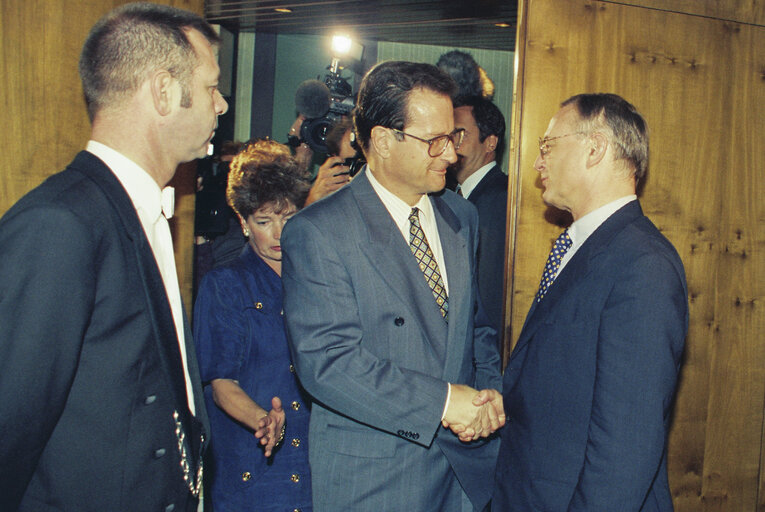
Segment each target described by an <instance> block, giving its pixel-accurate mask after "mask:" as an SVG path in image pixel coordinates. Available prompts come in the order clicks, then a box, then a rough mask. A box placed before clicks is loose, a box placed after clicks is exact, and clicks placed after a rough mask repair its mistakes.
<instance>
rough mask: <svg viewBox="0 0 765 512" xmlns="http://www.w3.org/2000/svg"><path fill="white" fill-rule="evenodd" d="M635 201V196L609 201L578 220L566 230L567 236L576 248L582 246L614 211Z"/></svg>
mask: <svg viewBox="0 0 765 512" xmlns="http://www.w3.org/2000/svg"><path fill="white" fill-rule="evenodd" d="M636 199H637V196H636V195H635V194H632V195H629V196H624V197H620V198H619V199H617V200H616V201H611V202H610V203H608V204H605V205H603V206H601V207H600V208H598V209H596V210H593V211H591V212H590V213H588V214H587V215H585V216H584V217H582V218H580V219H578V220H577V221H576V222H574V223H573V224H571V227H570V228H568V235H569V236H570V237H571V241H572V242H573V244H574V245H576V246H580V245H582V244H583V243H584V241H585V240H587V238H589V236H590V235H591V234H593V233H594V232H595V230H596V229H598V228H599V227H600V225H601V224H603V223H604V222H605V221H606V220H607V219H608V218H609V217H610V216H611V215H613V214H614V212H616V210H618V209H619V208H621V207H622V206H624V205H626V204H627V203H629V202H631V201H635V200H636Z"/></svg>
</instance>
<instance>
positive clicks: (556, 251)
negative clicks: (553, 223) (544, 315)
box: [536, 229, 573, 302]
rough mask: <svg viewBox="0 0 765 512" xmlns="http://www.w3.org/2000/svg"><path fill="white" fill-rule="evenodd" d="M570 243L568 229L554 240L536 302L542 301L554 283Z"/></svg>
mask: <svg viewBox="0 0 765 512" xmlns="http://www.w3.org/2000/svg"><path fill="white" fill-rule="evenodd" d="M572 243H573V241H572V240H571V237H570V236H568V229H567V230H565V231H564V232H563V233H561V234H560V236H558V238H557V239H556V240H555V243H554V244H553V247H552V250H550V255H549V256H548V257H547V264H546V265H545V270H544V272H542V280H541V281H539V290H537V297H536V299H537V302H539V301H541V300H542V297H544V296H545V293H547V290H548V289H549V288H550V285H552V284H553V281H555V276H556V274H557V273H558V268H559V267H560V262H561V260H562V259H563V256H564V255H565V254H566V252H567V251H568V250H569V248H570V247H571V244H572Z"/></svg>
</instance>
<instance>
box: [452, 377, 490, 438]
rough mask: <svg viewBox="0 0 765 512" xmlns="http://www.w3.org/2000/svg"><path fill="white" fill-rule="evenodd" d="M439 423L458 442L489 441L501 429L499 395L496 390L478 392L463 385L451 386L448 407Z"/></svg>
mask: <svg viewBox="0 0 765 512" xmlns="http://www.w3.org/2000/svg"><path fill="white" fill-rule="evenodd" d="M441 423H442V424H443V426H444V427H446V428H448V429H450V430H451V431H452V432H454V433H455V434H456V435H457V437H459V439H460V441H464V442H469V441H475V440H477V439H479V438H481V437H489V436H490V435H491V434H493V433H494V432H496V431H497V430H499V429H500V428H502V427H503V426H504V425H505V408H504V404H503V401H502V394H501V393H500V392H499V391H497V390H496V389H483V390H481V391H478V390H476V389H473V388H471V387H470V386H465V385H464V384H452V385H451V396H450V398H449V405H448V406H447V408H446V414H444V419H443V421H442V422H441Z"/></svg>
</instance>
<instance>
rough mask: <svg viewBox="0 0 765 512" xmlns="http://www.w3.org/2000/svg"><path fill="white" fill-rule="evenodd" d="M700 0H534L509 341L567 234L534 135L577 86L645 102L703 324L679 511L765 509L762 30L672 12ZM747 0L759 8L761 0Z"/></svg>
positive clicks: (519, 147)
mask: <svg viewBox="0 0 765 512" xmlns="http://www.w3.org/2000/svg"><path fill="white" fill-rule="evenodd" d="M635 3H637V2H635ZM640 3H643V4H646V3H650V2H647V1H643V2H640ZM691 3H692V2H690V1H681V2H672V1H664V2H662V4H663V5H662V6H663V7H664V8H665V9H666V10H658V9H653V8H645V7H639V6H629V5H622V4H621V3H612V2H595V1H587V0H574V1H570V2H569V1H562V0H528V1H526V2H523V3H522V10H521V12H522V19H521V20H520V21H519V23H520V27H519V31H521V32H525V37H522V38H521V37H519V41H520V42H519V47H518V52H517V55H518V60H519V76H518V77H517V78H516V80H517V82H516V89H518V88H520V90H519V91H516V94H517V95H518V97H519V99H520V101H519V102H517V104H516V110H515V112H514V120H515V125H514V126H515V132H514V134H513V141H512V147H513V148H515V152H514V154H513V155H511V162H510V163H511V166H513V165H514V166H515V167H514V168H513V167H511V174H513V175H514V176H512V177H513V179H514V183H515V184H516V186H513V185H511V194H513V195H514V196H515V197H514V198H515V203H514V207H515V209H516V214H517V215H516V217H515V224H514V225H512V226H509V232H511V233H512V232H513V231H514V232H515V238H514V239H511V242H510V249H509V250H510V254H509V259H508V261H509V262H510V263H511V270H512V271H513V281H512V287H511V289H509V290H508V302H509V305H510V309H509V311H508V313H509V315H508V318H509V329H510V333H511V335H510V338H509V340H510V342H511V343H512V342H514V341H515V340H516V339H517V336H518V333H519V332H520V328H521V326H522V324H523V320H524V317H525V315H526V312H527V310H528V307H529V305H530V303H531V300H532V297H533V295H534V293H535V291H536V287H537V285H538V280H539V276H540V274H541V270H542V267H543V265H544V261H545V258H546V255H547V252H548V251H549V247H550V244H551V242H552V240H553V239H554V238H555V237H556V236H557V235H558V233H559V232H560V228H559V227H557V226H555V225H554V220H555V219H556V215H555V214H554V211H551V210H548V209H546V208H545V206H544V205H543V203H542V201H541V197H540V195H541V188H540V185H539V182H538V177H537V173H536V171H534V169H533V167H532V166H533V162H534V159H535V158H536V155H537V152H538V148H537V137H538V136H540V135H542V134H543V133H544V131H545V129H546V127H547V123H548V121H549V119H550V117H551V116H552V115H553V114H554V113H555V112H556V111H557V109H558V105H559V103H560V102H561V101H562V100H564V99H566V98H567V97H569V96H571V95H573V94H577V93H580V92H615V93H617V94H620V95H622V96H624V97H625V98H627V99H628V100H629V101H631V102H632V103H633V104H635V105H636V106H637V108H638V109H639V110H640V111H641V112H642V113H643V115H644V116H645V117H646V119H647V121H648V125H649V129H650V134H651V156H650V158H651V165H650V174H649V178H648V180H647V183H646V185H645V188H644V193H643V194H642V196H641V203H642V205H643V208H644V210H645V212H646V214H647V215H648V216H649V217H650V218H651V219H652V220H653V221H654V223H655V224H656V225H657V226H658V227H659V229H661V230H662V232H663V233H664V234H665V235H666V236H667V237H668V238H669V239H670V240H671V241H672V242H673V243H674V244H675V246H676V247H677V249H678V252H679V253H680V256H681V258H682V259H683V262H684V263H685V268H686V273H687V278H688V283H689V300H690V304H691V306H690V307H691V309H690V312H691V320H690V330H689V335H688V339H687V348H686V352H685V364H684V368H683V371H682V374H681V381H680V385H679V391H678V398H677V403H676V407H675V414H674V422H673V426H672V430H671V433H670V453H669V467H670V484H671V486H672V489H673V493H674V496H675V505H676V509H677V510H678V511H680V512H682V511H694V512H695V511H707V510H710V511H711V510H721V511H731V512H733V511H735V512H739V511H755V510H765V497H764V496H763V489H765V484H764V483H763V481H764V480H763V479H765V477H763V476H761V475H763V474H765V470H763V467H762V464H763V460H765V455H763V453H764V450H763V444H764V441H765V439H764V438H763V432H764V431H765V430H764V417H763V404H765V339H763V332H764V330H765V314H763V298H765V297H764V296H765V282H763V281H764V278H763V270H762V264H763V263H765V261H764V259H763V253H764V251H765V223H764V221H765V202H763V201H762V199H760V198H759V197H760V196H761V194H762V189H763V186H762V183H763V181H764V180H765V151H763V149H762V148H763V147H764V146H765V136H763V133H765V117H764V116H763V107H762V105H765V54H764V53H763V52H762V48H765V28H763V27H762V26H757V25H756V24H744V23H733V22H730V21H723V20H717V19H712V18H709V17H702V16H696V15H687V14H682V13H679V12H673V11H679V10H681V9H680V7H687V6H688V4H691ZM675 4H677V6H675ZM700 4H705V5H707V6H708V7H709V5H710V4H709V3H708V2H696V5H700ZM736 5H738V8H739V10H741V9H743V7H746V5H749V6H750V11H751V13H753V14H756V13H761V12H762V3H761V2H760V3H757V2H754V3H752V2H749V3H748V4H746V5H745V4H744V3H743V2H739V3H737V4H736ZM675 7H678V8H675ZM734 7H735V6H734ZM709 8H710V9H711V7H709ZM710 12H714V11H710ZM758 503H759V507H760V508H759V509H758V508H757V507H758Z"/></svg>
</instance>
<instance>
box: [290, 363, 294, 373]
mask: <svg viewBox="0 0 765 512" xmlns="http://www.w3.org/2000/svg"><path fill="white" fill-rule="evenodd" d="M290 373H295V365H294V364H291V365H290Z"/></svg>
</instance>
